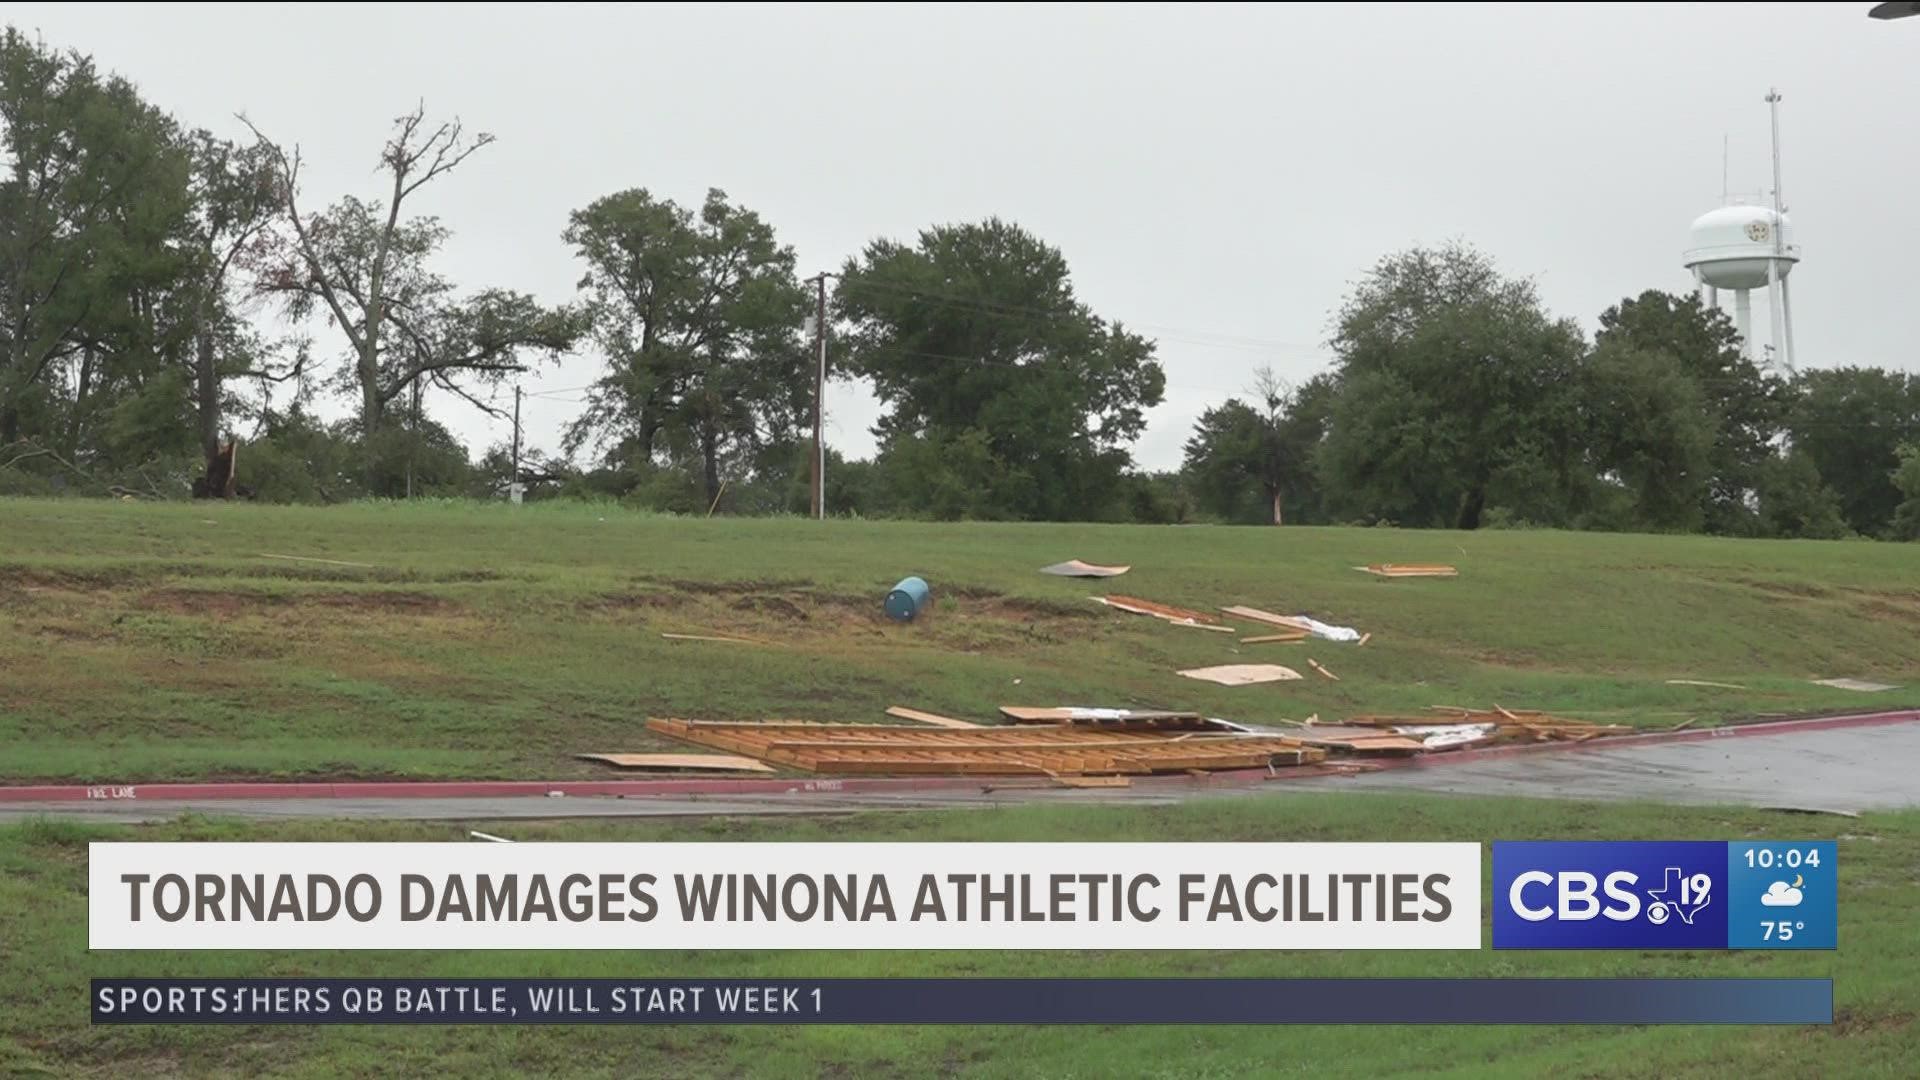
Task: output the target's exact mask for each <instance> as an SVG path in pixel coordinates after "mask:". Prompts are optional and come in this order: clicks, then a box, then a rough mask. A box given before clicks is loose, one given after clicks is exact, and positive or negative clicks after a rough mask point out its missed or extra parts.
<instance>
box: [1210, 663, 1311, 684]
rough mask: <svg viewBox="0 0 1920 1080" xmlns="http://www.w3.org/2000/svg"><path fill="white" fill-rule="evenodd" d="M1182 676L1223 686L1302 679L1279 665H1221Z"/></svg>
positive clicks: (1290, 669)
mask: <svg viewBox="0 0 1920 1080" xmlns="http://www.w3.org/2000/svg"><path fill="white" fill-rule="evenodd" d="M1180 674H1182V675H1185V676H1186V677H1187V678H1189V679H1202V680H1205V681H1206V682H1215V683H1219V684H1220V685H1222V686H1252V685H1254V684H1255V683H1269V682H1285V681H1288V680H1291V679H1298V678H1299V677H1300V673H1299V672H1297V671H1295V670H1293V669H1292V668H1290V667H1281V666H1280V665H1279V664H1221V665H1219V666H1217V667H1204V668H1189V669H1188V670H1186V671H1183V672H1181V673H1180Z"/></svg>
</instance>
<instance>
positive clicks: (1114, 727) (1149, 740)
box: [647, 718, 1326, 778]
mask: <svg viewBox="0 0 1920 1080" xmlns="http://www.w3.org/2000/svg"><path fill="white" fill-rule="evenodd" d="M1196 719H1197V718H1196ZM1163 722H1166V721H1160V720H1152V721H1141V723H1144V724H1156V723H1163ZM1130 723H1131V722H1129V721H1116V722H1110V723H1106V724H1092V723H1077V722H1072V721H1068V722H1064V723H1056V724H1031V725H1029V724H1020V725H1004V726H999V727H980V728H929V727H908V726H904V725H892V724H886V725H882V724H819V723H799V722H785V721H780V722H769V723H723V722H709V721H696V720H676V719H653V720H649V721H647V727H648V728H650V729H652V730H653V731H655V732H658V733H660V734H662V735H667V736H670V737H672V738H675V739H679V740H682V741H684V742H690V743H695V744H698V745H700V746H705V747H708V748H711V749H715V750H725V751H728V752H731V753H736V754H743V755H745V756H747V757H751V758H755V759H757V760H760V761H765V762H770V763H772V764H776V765H785V766H788V767H789V768H794V769H800V770H804V771H806V772H811V773H824V774H831V775H902V776H903V775H954V776H1050V777H1056V778H1062V777H1081V776H1138V775H1150V774H1153V773H1176V772H1191V771H1203V772H1204V771H1210V770H1216V769H1249V768H1267V767H1272V766H1280V765H1305V764H1311V763H1314V762H1318V761H1321V760H1323V759H1324V758H1325V757H1326V751H1325V750H1322V749H1320V748H1318V747H1312V746H1308V745H1307V744H1305V743H1303V742H1301V741H1300V740H1299V739H1296V738H1292V737H1291V736H1286V735H1238V734H1214V733H1211V732H1205V731H1172V730H1166V729H1163V728H1153V727H1148V728H1145V729H1142V728H1138V727H1132V726H1129V724H1130Z"/></svg>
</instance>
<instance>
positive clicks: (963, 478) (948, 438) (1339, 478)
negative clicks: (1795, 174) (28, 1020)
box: [0, 29, 1920, 537]
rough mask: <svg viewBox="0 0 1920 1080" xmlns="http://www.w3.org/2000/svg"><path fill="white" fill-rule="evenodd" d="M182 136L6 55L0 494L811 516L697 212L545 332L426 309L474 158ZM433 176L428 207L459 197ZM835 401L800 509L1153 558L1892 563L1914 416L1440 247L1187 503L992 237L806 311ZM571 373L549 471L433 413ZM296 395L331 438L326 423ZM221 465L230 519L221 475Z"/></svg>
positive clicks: (943, 238)
mask: <svg viewBox="0 0 1920 1080" xmlns="http://www.w3.org/2000/svg"><path fill="white" fill-rule="evenodd" d="M239 119H240V120H241V121H242V122H243V123H244V125H245V129H246V131H247V133H248V136H249V137H248V138H246V139H242V140H228V139H223V138H221V137H218V136H216V135H214V134H213V133H211V132H210V131H208V130H205V129H198V128H189V127H187V126H185V125H183V124H181V123H180V122H178V121H177V120H175V119H174V118H173V117H171V116H168V115H167V114H165V113H164V112H163V111H161V110H159V109H156V108H155V107H153V106H152V105H151V104H149V103H147V102H146V101H144V100H143V99H142V98H141V96H140V94H139V92H138V90H137V89H136V88H135V87H134V86H133V85H132V84H131V83H130V82H128V81H127V80H125V79H124V78H121V77H119V76H117V75H113V74H110V73H103V72H101V71H99V70H98V69H97V68H96V67H95V65H94V64H93V62H92V61H91V60H90V59H89V58H88V57H86V56H85V55H82V54H80V53H77V52H71V51H60V50H56V49H52V48H50V47H48V46H46V45H45V44H44V43H42V42H40V41H38V40H35V39H32V38H29V37H27V36H26V35H23V34H21V33H19V32H18V31H15V30H13V29H8V30H6V31H5V33H4V35H3V36H0V152H4V153H5V155H6V164H5V172H4V175H0V493H5V492H28V493H31V492H49V491H60V490H67V491H95V490H99V489H101V488H110V489H111V490H118V491H125V492H130V493H139V494H145V495H152V496H158V497H175V496H184V495H186V494H188V493H189V492H192V493H196V494H203V495H228V494H232V493H235V492H236V491H237V493H239V494H244V495H251V496H254V497H258V498H262V499H271V500H277V501H313V502H336V501H344V500H351V499H357V498H369V497H372V498H391V497H398V496H406V495H415V494H424V495H480V496H488V497H497V496H498V495H499V494H500V493H501V492H502V491H503V490H504V488H505V486H506V484H507V483H508V482H510V481H518V482H520V483H522V484H524V485H527V486H528V487H529V488H530V489H531V492H532V495H533V497H566V496H595V497H615V498H620V499H624V500H627V501H630V502H634V503H637V504H641V505H646V506H652V507H658V508H662V509H668V510H674V511H681V512H707V511H709V510H712V509H714V508H716V507H717V508H718V509H719V510H720V511H721V512H733V513H773V512H793V511H800V510H803V509H804V508H805V506H806V504H807V500H808V479H809V471H810V465H811V462H810V457H811V449H810V445H811V443H810V440H811V431H810V426H811V411H812V408H813V367H814V358H813V354H812V346H811V342H810V336H811V333H812V328H811V326H810V318H811V316H812V314H813V309H814V295H815V294H814V291H813V288H812V287H810V282H809V281H803V280H801V278H800V276H799V271H798V269H797V267H796V262H795V256H794V253H793V250H792V249H791V248H790V247H788V246H785V245H783V244H781V243H780V242H779V239H778V236H777V234H776V232H775V230H774V228H773V226H772V225H771V224H770V223H768V222H767V221H766V220H764V219H763V218H761V217H760V216H759V215H758V214H756V213H755V212H753V211H752V210H750V209H749V208H747V207H744V206H741V205H739V204H738V203H737V202H735V201H733V200H732V199H730V198H729V197H728V195H727V194H726V193H725V192H724V191H721V190H712V191H709V192H707V193H706V196H705V198H704V200H702V201H701V202H700V203H699V204H698V205H681V204H679V203H676V202H674V201H672V200H670V199H665V198H661V197H659V196H657V195H655V194H653V193H652V192H650V191H648V190H646V189H645V188H632V189H628V190H624V191H619V192H614V193H611V194H608V195H606V196H604V197H602V198H599V199H596V200H594V201H593V202H592V203H590V204H589V205H587V206H585V207H583V208H581V209H578V210H576V211H574V212H573V213H572V214H570V215H569V216H568V219H567V220H566V221H565V222H564V223H556V224H557V225H558V226H559V228H558V229H557V232H558V238H559V240H560V241H561V242H562V243H564V244H566V245H567V246H568V248H569V249H570V250H571V251H572V253H573V254H574V256H575V257H576V259H577V260H578V262H579V265H580V266H581V268H582V276H581V278H580V280H579V284H578V289H577V292H576V294H575V296H574V297H573V298H572V300H571V301H569V302H567V303H563V304H559V305H548V304H543V303H541V302H539V301H538V300H536V299H535V298H534V297H532V296H530V295H528V294H526V293H524V292H520V291H516V290H513V289H511V288H507V287H503V286H497V287H482V288H478V289H474V290H470V291H463V290H461V289H459V288H457V287H456V286H455V285H454V283H453V282H452V281H450V280H449V279H448V278H447V277H446V276H444V274H443V272H442V269H441V263H442V261H443V260H442V257H441V253H442V250H443V248H444V246H445V244H446V242H447V240H448V238H449V236H450V233H449V230H448V228H447V227H446V226H445V225H444V224H443V223H442V222H441V221H440V220H439V219H438V218H436V217H435V216H433V214H432V213H431V203H432V199H433V197H434V194H435V192H436V191H437V190H439V188H440V187H441V186H442V185H444V184H447V183H459V182H466V180H465V178H466V176H467V174H469V173H471V172H473V171H474V170H477V169H480V168H483V167H484V161H485V151H486V149H487V147H488V146H489V145H490V144H491V143H492V141H493V140H492V137H491V136H489V135H486V134H483V133H472V132H469V131H468V130H467V129H466V128H465V127H463V125H461V124H460V123H459V122H458V121H457V120H448V121H436V120H434V119H431V118H430V117H429V116H428V115H427V113H426V111H425V110H424V108H417V109H414V110H412V111H410V112H407V113H406V114H404V115H403V116H401V117H400V118H399V119H397V120H396V121H395V122H394V124H393V126H392V128H391V129H390V130H389V131H388V132H387V133H386V136H385V138H384V139H383V140H381V141H379V142H377V143H374V142H372V141H371V140H370V149H377V159H376V160H377V163H378V166H379V172H378V182H377V185H375V186H374V187H373V188H372V189H370V190H368V191H365V192H361V193H338V194H334V195H333V196H332V197H331V199H329V198H328V197H327V196H326V195H325V194H324V193H315V192H312V191H310V190H308V189H307V186H306V184H305V182H304V177H303V164H304V163H303V159H302V156H301V152H300V149H299V146H298V144H297V143H296V142H291V141H285V140H284V133H282V132H278V131H275V130H274V126H273V124H272V121H271V118H269V117H241V118H239ZM455 174H458V176H457V177H456V176H455ZM828 277H829V279H830V293H829V304H828V312H827V315H828V318H827V322H828V330H829V336H830V338H831V341H832V348H831V354H832V367H833V372H834V374H835V376H836V377H848V378H855V379H860V380H864V381H865V382H866V383H867V384H868V385H869V386H870V387H871V389H872V391H873V393H874V394H875V396H876V397H877V398H878V400H879V402H880V403H881V405H882V407H883V409H884V412H883V415H882V416H881V419H880V421H879V423H878V425H877V426H876V428H875V430H874V434H875V436H876V438H877V441H878V450H877V452H876V454H875V455H874V456H873V458H872V459H871V460H863V461H848V460H844V459H842V458H841V457H840V456H839V455H837V454H833V453H831V452H829V459H828V470H827V487H826V500H827V505H828V509H829V511H830V512H833V513H837V514H849V513H854V514H863V515H868V516H914V517H936V518H993V519H1014V520H1113V521H1150V522H1174V521H1194V520H1224V521H1241V522H1273V523H1276V524H1277V523H1281V522H1283V521H1284V522H1289V523H1317V522H1318V523H1324V522H1343V523H1344V522H1365V523H1394V524H1399V525H1404V526H1418V527H1458V528H1476V527H1482V526H1488V525H1525V524H1532V525H1539V526H1553V527H1566V528H1595V529H1651V530H1666V531H1707V532H1716V533H1724V534H1732V535H1773V536H1809V537H1813V536H1840V535H1848V534H1859V535H1867V536H1899V537H1912V536H1914V535H1916V534H1920V452H1916V451H1915V450H1914V449H1913V447H1914V446H1915V445H1916V444H1920V380H1915V379H1914V378H1912V377H1910V376H1907V375H1904V374H1901V373H1899V372H1895V371H1886V370H1878V369H1868V368H1849V369H1831V370H1821V371H1808V372H1804V373H1801V374H1799V375H1782V374H1780V373H1777V372H1774V371H1772V370H1770V369H1769V368H1766V367H1763V366H1761V365H1756V364H1754V363H1752V362H1750V361H1748V360H1747V359H1746V358H1745V357H1744V356H1743V355H1742V353H1741V350H1740V347H1739V342H1738V340H1737V337H1736V335H1735V334H1734V331H1733V328H1732V326H1731V324H1730V323H1729V322H1728V320H1727V319H1726V317H1725V316H1724V315H1722V314H1720V313H1719V312H1717V311H1709V310H1705V309H1702V308H1701V307H1700V306H1699V305H1698V304H1697V303H1695V301H1694V300H1693V299H1692V298H1691V297H1687V296H1674V295H1669V294H1664V293H1659V292H1648V293H1645V294H1642V295H1640V296H1636V297H1632V298H1629V299H1626V300H1623V301H1622V302H1621V303H1620V304H1618V305H1616V306H1615V307H1613V308H1611V309H1609V310H1608V311H1607V312H1606V313H1605V314H1604V315H1603V316H1602V317H1601V329H1600V332H1599V333H1598V335H1597V336H1596V338H1595V340H1594V341H1593V342H1591V343H1589V342H1587V341H1586V340H1585V338H1584V335H1583V334H1582V333H1581V332H1580V330H1579V329H1578V327H1577V326H1576V325H1575V324H1574V323H1572V322H1571V321H1569V320H1565V319H1559V318H1556V317H1554V316H1552V315H1551V314H1550V313H1548V312H1547V311H1546V310H1545V309H1544V307H1543V306H1542V304H1541V303H1540V301H1539V299H1538V297H1537V296H1536V294H1535V292H1534V290H1533V288H1532V286H1531V284H1530V283H1528V282H1526V281H1524V280H1520V279H1514V278H1510V277H1507V276H1505V275H1503V274H1502V273H1500V271H1499V270H1498V268H1497V267H1496V266H1495V265H1494V264H1493V263H1492V261H1491V260H1490V259H1488V258H1487V257H1485V256H1484V255H1482V254H1481V253H1479V252H1477V251H1474V250H1473V249H1471V248H1469V247H1465V246H1461V245H1451V246H1447V247H1444V248H1440V249H1434V250H1428V249H1414V250H1411V251H1407V252H1402V253H1399V254H1395V255H1392V256H1390V257H1388V258H1386V259H1384V260H1382V261H1381V262H1380V263H1379V264H1378V265H1377V266H1376V267H1374V268H1373V270H1372V271H1371V272H1370V273H1369V274H1368V275H1367V276H1366V277H1365V278H1364V279H1363V280H1362V281H1361V282H1360V283H1359V284H1358V285H1356V286H1355V287H1354V289H1353V290H1352V292H1351V293H1350V295H1349V296H1348V298H1347V300H1346V303H1345V304H1344V306H1343V307H1342V308H1341V310H1340V311H1339V313H1338V315H1337V318H1336V320H1335V325H1334V327H1333V334H1332V340H1331V342H1330V347H1331V351H1332V354H1333V363H1332V365H1331V367H1330V368H1329V370H1327V371H1326V372H1324V373H1322V374H1320V375H1318V376H1315V377H1314V378H1312V379H1309V380H1307V381H1306V382H1304V383H1302V384H1300V385H1298V386H1289V385H1287V384H1285V383H1283V382H1282V381H1281V380H1279V379H1277V378H1275V377H1274V376H1273V375H1272V374H1271V373H1270V372H1264V371H1263V372H1260V373H1257V374H1256V377H1255V379H1254V385H1253V386H1252V388H1251V391H1250V393H1249V394H1248V395H1247V396H1246V397H1244V398H1234V399H1232V400H1229V401H1226V402H1224V403H1222V404H1221V405H1219V406H1217V407H1214V408H1212V409H1209V410H1208V411H1207V412H1206V413H1205V414H1204V415H1203V416H1202V417H1201V419H1200V421H1199V423H1198V424H1197V426H1196V428H1195V430H1194V432H1193V434H1192V437H1191V438H1190V439H1189V440H1188V441H1187V444H1186V456H1185V461H1184V464H1183V467H1182V468H1180V469H1179V470H1177V471H1174V472H1169V473H1147V472H1142V471H1140V470H1138V469H1136V468H1135V467H1134V465H1133V462H1132V455H1131V447H1132V446H1133V444H1134V443H1135V442H1136V441H1137V440H1138V438H1139V436H1140V434H1141V432H1142V431H1143V430H1144V427H1145V423H1146V419H1145V418H1146V413H1147V411H1148V410H1149V409H1151V408H1152V407H1154V406H1155V405H1158V404H1160V403H1161V401H1162V400H1163V398H1164V392H1165V385H1166V379H1165V373H1164V370H1163V367H1162V364H1161V362H1160V360H1159V358H1158V356H1157V349H1156V344H1155V343H1154V342H1153V341H1152V340H1151V339H1150V338H1148V337H1146V336H1143V335H1141V334H1138V333H1135V332H1132V331H1130V330H1129V329H1127V328H1126V327H1125V326H1124V325H1122V324H1120V323H1118V322H1115V321H1111V320H1109V319H1106V318H1104V317H1102V316H1100V315H1098V314H1097V313H1095V312H1094V311H1092V310H1091V309H1090V308H1089V307H1088V305H1087V304H1085V303H1084V302H1083V301H1082V300H1080V299H1079V298H1078V297H1077V296H1076V294H1075V292H1074V289H1073V283H1072V276H1071V274H1070V272H1069V268H1068V266H1067V263H1066V260H1065V258H1064V256H1063V255H1062V254H1061V252H1060V251H1059V250H1058V249H1056V248H1054V247H1052V246H1050V245H1048V244H1046V243H1045V242H1044V241H1042V240H1041V239H1040V238H1038V237H1036V236H1034V235H1033V234H1032V233H1031V232H1029V231H1027V230H1025V229H1023V228H1021V227H1019V226H1018V225H1016V224H1013V223H1010V222H1006V221H1002V220H999V219H988V220H986V221H980V222H973V223H962V224H949V225H939V226H933V227H929V228H927V229H924V230H922V231H920V232H919V233H918V235H916V236H915V237H913V238H912V239H911V240H904V241H903V240H893V239H879V240H875V241H873V242H872V243H870V244H868V245H867V246H866V247H865V248H863V249H862V250H861V251H859V252H858V253H857V254H855V255H854V256H852V257H850V258H848V259H846V260H845V261H844V263H843V264H842V265H841V266H840V267H839V269H838V270H837V271H836V272H835V273H833V274H831V275H828ZM583 350H585V351H590V352H591V353H592V354H593V355H595V356H596V357H597V358H598V359H599V361H600V362H601V369H600V373H599V375H598V377H597V378H595V379H594V381H593V382H592V383H591V384H590V385H588V386H585V387H581V388H578V389H577V393H578V394H579V395H580V396H579V401H578V404H579V405H580V412H579V413H578V415H577V416H576V417H575V418H574V419H573V420H572V422H571V423H569V424H568V425H567V427H566V429H565V431H564V434H563V436H562V439H561V441H560V444H559V445H558V446H557V447H555V448H554V449H553V450H551V451H535V450H532V449H526V450H524V451H522V449H521V448H520V447H519V446H518V445H515V444H510V443H509V441H507V440H501V441H499V442H497V443H495V444H494V445H490V446H487V447H484V448H478V450H479V452H478V454H477V460H476V455H475V454H474V453H473V451H472V450H470V449H469V448H468V447H465V446H463V445H461V443H460V442H459V440H458V439H456V438H455V437H454V436H453V435H452V433H451V432H450V431H449V430H448V429H447V428H446V427H445V426H443V425H442V424H440V423H438V422H436V421H435V420H434V419H433V418H432V416H431V415H429V410H428V407H427V402H428V401H431V402H432V406H433V410H434V411H440V412H444V410H446V409H450V408H471V409H477V410H480V411H482V412H484V413H486V414H489V415H492V416H495V417H501V418H504V417H505V416H507V415H508V414H509V411H510V409H511V407H512V405H511V402H512V398H511V396H510V394H509V393H508V391H509V390H510V389H511V387H512V385H513V384H514V383H515V382H516V381H517V380H518V379H519V378H520V377H521V376H522V375H523V374H525V373H528V372H532V371H535V370H537V369H539V368H540V367H542V366H545V365H551V364H554V363H557V362H558V360H559V359H560V358H561V357H562V356H565V355H569V354H572V353H575V352H578V351H583ZM323 398H332V399H337V400H342V401H348V402H351V403H352V406H353V407H352V409H351V412H350V414H349V415H348V416H347V417H346V418H344V419H340V420H335V421H331V422H328V421H323V420H322V419H320V418H319V417H318V415H317V414H316V412H315V408H314V406H315V405H316V403H317V402H319V401H320V400H322V399H323ZM234 443H238V444H239V446H240V447H241V449H240V452H239V454H238V458H237V469H235V470H234V478H235V479H237V481H238V483H237V486H236V485H232V484H223V479H224V475H223V472H222V470H223V468H224V466H225V465H226V464H227V463H228V462H229V460H230V459H229V458H228V457H227V456H226V454H227V452H228V451H227V447H228V446H229V445H231V444H234Z"/></svg>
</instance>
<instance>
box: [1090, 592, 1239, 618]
mask: <svg viewBox="0 0 1920 1080" xmlns="http://www.w3.org/2000/svg"><path fill="white" fill-rule="evenodd" d="M1097 599H1099V601H1100V602H1101V603H1103V604H1105V605H1107V606H1108V607H1116V608H1119V609H1120V610H1121V611H1131V612H1133V613H1134V614H1136V615H1152V616H1154V617H1155V618H1160V619H1166V620H1168V621H1169V622H1191V623H1217V622H1219V621H1220V620H1219V619H1216V618H1214V617H1213V616H1211V615H1209V614H1207V613H1206V612H1204V611H1193V610H1190V609H1188V608H1180V607H1173V606H1171V605H1169V604H1156V603H1154V602H1153V601H1151V600H1142V599H1140V598H1139V597H1137V596H1102V597H1098V598H1097Z"/></svg>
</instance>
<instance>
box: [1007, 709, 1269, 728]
mask: <svg viewBox="0 0 1920 1080" xmlns="http://www.w3.org/2000/svg"><path fill="white" fill-rule="evenodd" d="M1000 715H1001V716H1004V717H1006V718H1007V719H1008V720H1011V721H1013V722H1014V723H1016V724H1067V725H1073V726H1080V727H1092V728H1098V729H1100V730H1102V731H1184V732H1200V731H1234V732H1240V733H1242V734H1258V733H1257V732H1255V730H1254V729H1253V728H1250V727H1247V726H1246V725H1244V724H1235V723H1233V722H1231V721H1227V720H1214V719H1210V718H1208V717H1204V716H1201V715H1200V714H1199V713H1193V712H1156V711H1153V710H1148V709H1087V708H1071V709H1036V708H1032V707H1029V706H1023V705H1002V706H1000Z"/></svg>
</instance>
